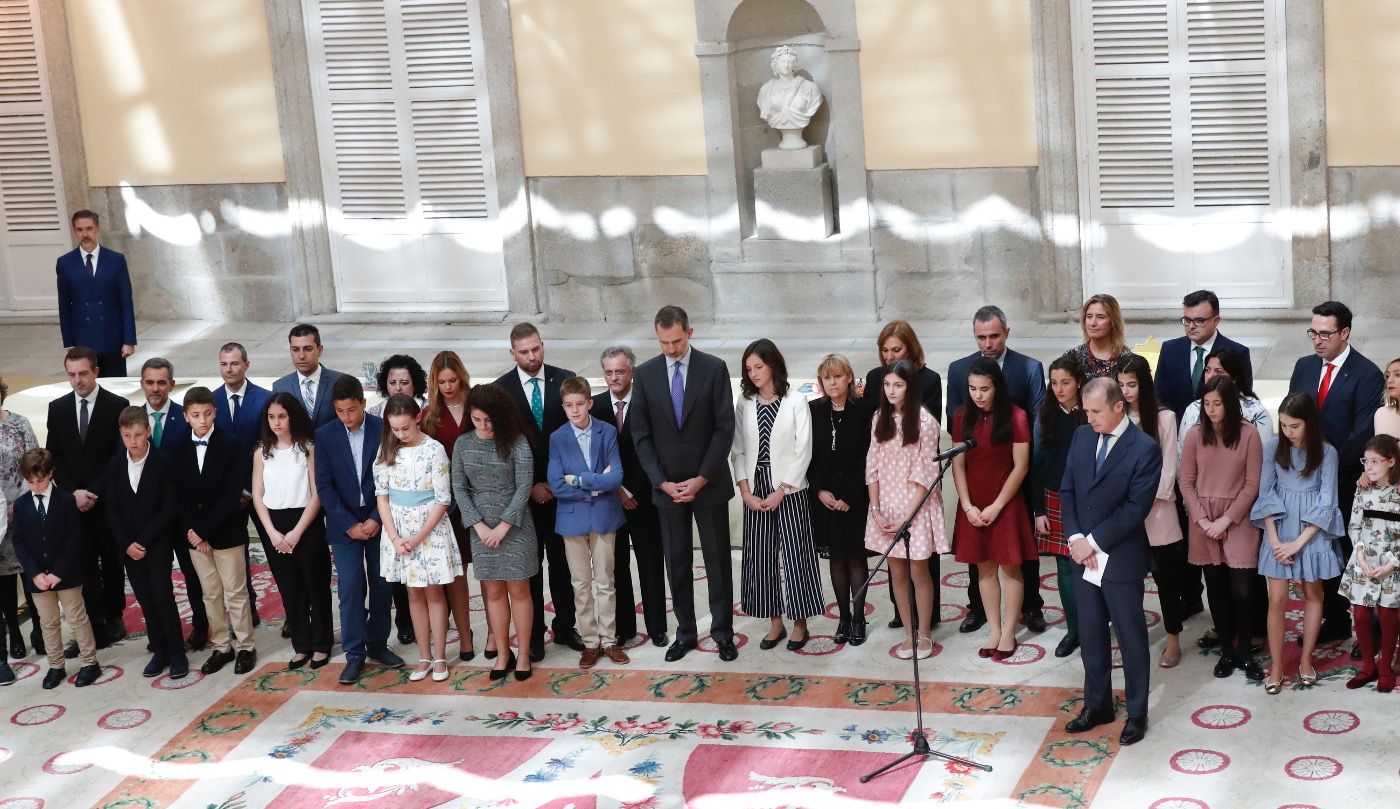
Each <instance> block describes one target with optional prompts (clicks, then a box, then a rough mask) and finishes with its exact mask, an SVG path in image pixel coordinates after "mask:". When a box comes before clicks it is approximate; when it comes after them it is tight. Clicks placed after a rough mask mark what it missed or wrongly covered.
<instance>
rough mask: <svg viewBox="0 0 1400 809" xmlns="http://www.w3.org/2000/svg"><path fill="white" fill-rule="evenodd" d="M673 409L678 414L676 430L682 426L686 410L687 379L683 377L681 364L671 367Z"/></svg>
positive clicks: (677, 363)
mask: <svg viewBox="0 0 1400 809" xmlns="http://www.w3.org/2000/svg"><path fill="white" fill-rule="evenodd" d="M671 370H672V374H671V409H672V410H674V411H675V413H676V429H680V426H681V412H682V411H683V410H684V409H685V377H684V376H682V375H681V364H680V362H676V364H675V365H673V366H671Z"/></svg>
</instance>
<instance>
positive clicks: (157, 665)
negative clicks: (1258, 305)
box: [141, 655, 170, 677]
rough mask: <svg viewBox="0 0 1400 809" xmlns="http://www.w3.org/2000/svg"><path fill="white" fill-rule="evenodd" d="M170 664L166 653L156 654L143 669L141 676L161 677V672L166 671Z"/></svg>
mask: <svg viewBox="0 0 1400 809" xmlns="http://www.w3.org/2000/svg"><path fill="white" fill-rule="evenodd" d="M169 665H170V659H169V658H167V657H166V656H165V655H155V656H154V657H152V658H151V662H149V663H147V664H146V667H145V668H144V669H142V670H141V676H142V677H159V676H160V673H161V672H163V671H165V669H166V667H167V666H169Z"/></svg>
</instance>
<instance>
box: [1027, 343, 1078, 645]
mask: <svg viewBox="0 0 1400 809" xmlns="http://www.w3.org/2000/svg"><path fill="white" fill-rule="evenodd" d="M1085 381H1086V380H1085V379H1084V377H1083V376H1081V375H1080V373H1079V363H1078V362H1076V361H1075V360H1074V358H1072V357H1060V358H1059V359H1057V360H1055V361H1054V362H1052V363H1050V385H1049V393H1050V395H1049V396H1046V397H1045V404H1044V405H1043V406H1042V407H1041V408H1040V445H1039V446H1037V447H1036V450H1035V455H1034V458H1035V465H1034V467H1033V468H1032V470H1031V475H1032V478H1033V480H1034V485H1032V486H1031V501H1032V510H1033V511H1034V512H1035V533H1036V546H1037V547H1038V548H1039V550H1040V552H1041V553H1045V554H1050V555H1051V556H1054V557H1055V572H1056V586H1057V587H1058V588H1059V590H1060V609H1062V610H1064V613H1065V627H1066V629H1068V630H1069V631H1068V632H1066V633H1065V636H1064V638H1063V639H1061V640H1060V643H1059V645H1058V646H1056V647H1055V656H1056V657H1069V656H1070V655H1072V654H1074V650H1075V649H1078V648H1079V610H1078V609H1076V606H1075V600H1074V568H1073V567H1071V565H1070V559H1069V545H1067V544H1066V543H1065V528H1064V524H1063V523H1061V522H1060V482H1061V481H1062V480H1063V479H1064V476H1065V463H1066V461H1067V459H1068V458H1069V445H1070V441H1071V440H1073V438H1074V431H1075V430H1077V429H1079V427H1080V425H1082V424H1084V423H1085V419H1084V411H1083V410H1081V409H1080V408H1079V391H1080V389H1081V388H1083V387H1084V383H1085Z"/></svg>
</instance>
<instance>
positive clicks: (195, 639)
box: [185, 626, 209, 652]
mask: <svg viewBox="0 0 1400 809" xmlns="http://www.w3.org/2000/svg"><path fill="white" fill-rule="evenodd" d="M185 645H186V646H188V647H189V649H190V651H191V652H198V651H200V650H201V649H203V648H204V647H205V646H208V645H209V627H207V626H197V627H195V628H194V629H192V630H190V638H189V640H187V641H185Z"/></svg>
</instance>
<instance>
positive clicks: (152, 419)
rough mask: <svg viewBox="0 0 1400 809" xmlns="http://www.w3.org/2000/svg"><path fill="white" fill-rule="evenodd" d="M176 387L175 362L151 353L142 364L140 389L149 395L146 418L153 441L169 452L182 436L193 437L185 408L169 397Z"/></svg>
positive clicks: (146, 395) (156, 445)
mask: <svg viewBox="0 0 1400 809" xmlns="http://www.w3.org/2000/svg"><path fill="white" fill-rule="evenodd" d="M174 389H175V366H173V365H171V364H170V360H167V359H165V358H164V357H151V358H150V359H148V360H146V361H145V362H144V363H143V364H142V365H141V393H142V394H143V395H145V397H146V404H145V410H146V421H147V422H148V423H149V424H150V427H151V445H152V446H154V447H155V448H156V449H159V450H161V451H163V452H166V453H168V452H170V449H171V447H174V446H175V445H176V444H177V443H178V442H180V441H181V440H182V439H186V438H189V437H190V425H189V422H187V421H185V408H183V407H181V406H180V405H179V403H178V402H172V401H171V400H170V391H172V390H174Z"/></svg>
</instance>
